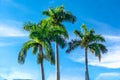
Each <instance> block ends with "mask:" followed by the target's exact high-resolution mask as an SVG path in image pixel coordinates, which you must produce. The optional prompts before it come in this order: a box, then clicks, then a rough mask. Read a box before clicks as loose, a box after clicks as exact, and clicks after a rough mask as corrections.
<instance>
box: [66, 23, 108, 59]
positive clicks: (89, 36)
mask: <svg viewBox="0 0 120 80" xmlns="http://www.w3.org/2000/svg"><path fill="white" fill-rule="evenodd" d="M82 30H83V31H78V30H75V31H74V34H75V35H76V36H77V37H79V39H77V40H72V41H71V42H69V43H68V45H69V47H68V49H67V50H66V52H68V53H69V52H70V51H72V50H74V49H75V48H76V47H78V46H81V48H86V47H87V48H88V49H89V51H90V52H92V53H95V56H97V57H98V58H99V61H100V60H101V53H106V52H107V49H106V47H105V46H104V45H103V44H102V42H105V39H104V38H103V37H102V36H101V35H96V34H95V31H94V30H93V29H90V30H88V29H87V27H86V25H85V24H83V25H82Z"/></svg>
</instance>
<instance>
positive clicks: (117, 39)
mask: <svg viewBox="0 0 120 80" xmlns="http://www.w3.org/2000/svg"><path fill="white" fill-rule="evenodd" d="M104 38H105V39H106V40H107V41H111V42H120V36H115V35H104Z"/></svg>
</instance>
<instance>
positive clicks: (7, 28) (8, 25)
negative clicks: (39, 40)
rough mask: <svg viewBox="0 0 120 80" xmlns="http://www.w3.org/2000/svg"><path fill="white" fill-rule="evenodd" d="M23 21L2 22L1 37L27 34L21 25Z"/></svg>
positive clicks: (0, 27)
mask: <svg viewBox="0 0 120 80" xmlns="http://www.w3.org/2000/svg"><path fill="white" fill-rule="evenodd" d="M20 26H22V25H21V23H19V22H17V21H12V20H10V21H8V22H1V23H0V37H20V36H26V35H27V34H26V33H25V32H24V31H23V30H22V28H21V27H20Z"/></svg>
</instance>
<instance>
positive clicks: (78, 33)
mask: <svg viewBox="0 0 120 80" xmlns="http://www.w3.org/2000/svg"><path fill="white" fill-rule="evenodd" d="M74 34H75V35H76V36H78V37H80V38H83V34H82V33H81V32H80V31H78V30H74Z"/></svg>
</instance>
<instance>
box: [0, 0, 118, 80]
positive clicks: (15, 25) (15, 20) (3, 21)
mask: <svg viewBox="0 0 120 80" xmlns="http://www.w3.org/2000/svg"><path fill="white" fill-rule="evenodd" d="M60 5H64V7H65V9H66V10H67V11H70V12H72V13H73V14H74V15H75V16H76V18H77V21H76V23H74V24H72V23H68V22H64V23H63V24H64V25H65V27H66V29H67V31H68V33H69V35H70V36H69V40H68V41H70V40H71V39H74V38H76V36H75V35H74V34H73V31H74V30H75V29H77V30H80V26H81V25H82V24H83V23H84V24H86V26H87V27H88V28H89V29H91V28H92V29H94V30H95V31H96V33H97V34H101V35H102V36H103V37H104V38H105V40H106V42H105V43H104V44H105V45H106V47H107V49H108V53H107V54H104V55H102V60H101V62H99V61H98V58H96V57H95V56H94V54H91V53H89V74H90V80H120V0H0V80H4V79H8V80H13V79H33V80H41V72H40V65H38V64H37V63H36V55H32V54H31V49H30V50H29V51H28V54H27V57H26V61H25V64H23V65H21V64H18V62H17V58H18V53H19V51H20V49H21V47H22V45H23V44H24V42H26V41H28V40H29V38H28V33H27V32H26V31H24V30H23V24H24V23H25V22H29V21H31V22H35V23H38V22H39V21H40V20H41V19H43V18H45V17H46V16H44V15H42V11H43V10H47V9H48V8H51V7H52V8H55V7H57V6H60ZM53 49H54V46H53ZM65 50H66V48H65V49H60V48H59V53H60V72H61V80H84V79H85V78H84V76H85V75H84V74H85V64H84V62H85V61H84V50H83V49H81V48H80V47H78V48H77V49H75V50H74V51H72V52H71V53H70V54H66V53H65ZM44 67H45V78H46V80H55V79H56V77H55V76H56V70H55V69H56V68H55V66H54V65H51V64H50V63H49V62H47V61H45V63H44Z"/></svg>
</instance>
